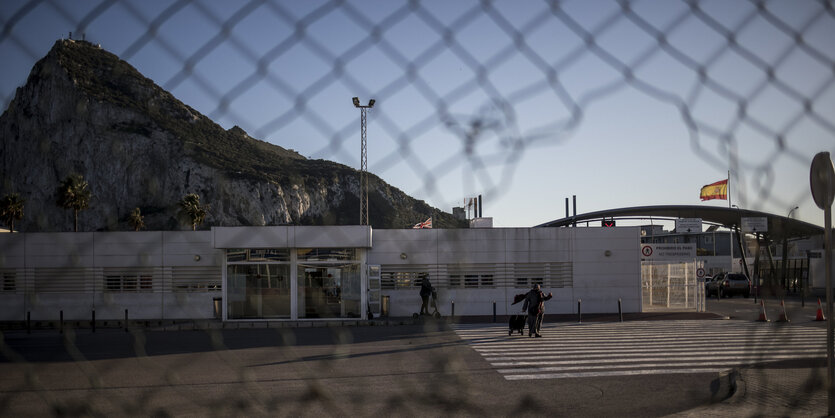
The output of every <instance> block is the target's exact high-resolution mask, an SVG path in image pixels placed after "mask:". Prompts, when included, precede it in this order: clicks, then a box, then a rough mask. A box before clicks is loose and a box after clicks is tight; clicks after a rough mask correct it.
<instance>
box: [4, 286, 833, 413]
mask: <svg viewBox="0 0 835 418" xmlns="http://www.w3.org/2000/svg"><path fill="white" fill-rule="evenodd" d="M771 302H772V301H768V300H767V301H766V303H767V304H768V306H769V308H768V309H769V316H771V315H772V313H771V304H772V303H771ZM807 302H808V301H807ZM794 303H795V302H794V301H790V302H789V303H788V304H787V306H789V308H788V311H789V312H791V314H790V315H795V318H796V319H793V321H794V322H793V323H795V324H801V323H802V324H803V326H822V324H825V323H824V322H818V323H815V322H813V321H812V320H813V319H814V314H815V309H816V301H815V303H814V304H811V303H807V307H806V308H801V307H800V306H799V301H797V307H796V308H794ZM810 306H811V307H810ZM759 309H760V305H757V304H755V303H754V302H753V299H742V298H736V299H731V300H728V299H725V300H722V301H715V300H713V301H709V302H708V310H710V311H715V312H716V313H718V314H719V315H720V316H726V317H732V318H735V319H744V318H751V320H754V319H756V315H757V313H758V310H759ZM774 312H775V314H776V312H777V311H776V310H775V311H774ZM810 312H811V314H810ZM775 319H776V317H775ZM0 341H2V343H0V416H49V415H103V416H124V415H154V416H183V415H197V416H206V415H219V416H242V415H246V416H253V415H256V416H258V415H269V416H371V415H379V414H384V415H386V416H437V415H445V416H446V415H451V416H475V415H478V416H511V415H513V416H516V415H523V416H525V415H529V416H542V415H548V416H563V415H568V416H645V417H651V416H664V415H668V414H674V413H678V412H682V411H687V410H689V409H692V408H696V407H698V406H701V405H705V404H710V403H711V402H715V401H716V398H715V397H714V394H713V390H715V385H716V379H717V375H716V374H713V373H700V374H672V375H652V376H627V377H600V378H596V377H593V378H582V379H551V380H547V379H546V380H537V381H528V380H523V381H508V380H505V379H504V378H503V377H502V376H501V375H500V374H499V373H497V372H496V370H495V369H494V368H492V367H490V365H489V364H488V363H487V362H486V361H485V360H484V359H483V358H482V356H480V355H479V354H477V353H476V352H475V351H474V350H473V349H472V348H471V347H469V346H468V345H467V344H466V343H465V342H462V341H461V339H460V338H459V337H458V336H457V335H456V334H455V332H453V331H452V330H450V329H449V327H448V326H447V325H446V324H445V323H442V322H429V323H426V324H423V325H401V326H385V327H379V326H378V327H338V328H271V329H244V330H222V331H220V330H217V331H149V330H137V331H132V332H130V333H125V332H124V331H121V330H116V329H100V330H98V332H96V333H92V332H91V331H90V330H89V329H82V330H77V331H75V332H72V331H69V332H66V333H65V334H64V335H61V334H59V333H58V332H57V331H54V330H52V331H46V330H38V331H33V332H32V333H31V334H27V333H26V332H25V331H6V332H5V333H4V334H3V335H2V340H0ZM794 366H795V367H796V366H797V365H796V364H795V365H794ZM712 385H713V387H712Z"/></svg>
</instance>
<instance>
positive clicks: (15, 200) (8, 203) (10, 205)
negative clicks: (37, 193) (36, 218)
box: [0, 193, 25, 232]
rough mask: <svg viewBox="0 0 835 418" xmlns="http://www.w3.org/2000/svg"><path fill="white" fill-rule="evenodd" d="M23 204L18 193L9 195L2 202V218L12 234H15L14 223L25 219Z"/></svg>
mask: <svg viewBox="0 0 835 418" xmlns="http://www.w3.org/2000/svg"><path fill="white" fill-rule="evenodd" d="M23 202H25V200H23V199H21V198H20V195H19V194H17V193H12V194H7V195H6V196H4V197H3V199H2V200H0V218H2V219H3V220H4V221H6V225H8V226H9V231H11V232H14V221H19V220H21V219H23Z"/></svg>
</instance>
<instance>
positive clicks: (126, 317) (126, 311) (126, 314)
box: [125, 309, 128, 332]
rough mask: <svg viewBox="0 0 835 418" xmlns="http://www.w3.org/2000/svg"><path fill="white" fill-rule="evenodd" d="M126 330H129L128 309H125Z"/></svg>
mask: <svg viewBox="0 0 835 418" xmlns="http://www.w3.org/2000/svg"><path fill="white" fill-rule="evenodd" d="M125 332H128V310H127V309H125Z"/></svg>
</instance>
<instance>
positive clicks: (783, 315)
mask: <svg viewBox="0 0 835 418" xmlns="http://www.w3.org/2000/svg"><path fill="white" fill-rule="evenodd" d="M780 308H782V312H780V317H779V318H777V322H791V321H789V316H788V315H786V305H785V304H784V303H783V299H780Z"/></svg>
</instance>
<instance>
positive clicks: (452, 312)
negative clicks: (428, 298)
mask: <svg viewBox="0 0 835 418" xmlns="http://www.w3.org/2000/svg"><path fill="white" fill-rule="evenodd" d="M449 302H450V303H451V304H452V309H451V313H450V314H449V316H455V301H454V300H451V301H449Z"/></svg>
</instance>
